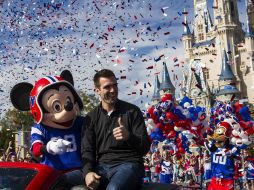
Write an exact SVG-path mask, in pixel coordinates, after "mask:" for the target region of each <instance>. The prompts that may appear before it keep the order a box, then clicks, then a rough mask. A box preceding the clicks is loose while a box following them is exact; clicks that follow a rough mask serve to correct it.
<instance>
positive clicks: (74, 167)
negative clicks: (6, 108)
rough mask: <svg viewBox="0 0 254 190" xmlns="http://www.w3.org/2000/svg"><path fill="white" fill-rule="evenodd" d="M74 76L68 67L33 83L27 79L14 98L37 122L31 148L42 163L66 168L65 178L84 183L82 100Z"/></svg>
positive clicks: (18, 106) (58, 168) (62, 168)
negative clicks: (58, 74) (75, 85)
mask: <svg viewBox="0 0 254 190" xmlns="http://www.w3.org/2000/svg"><path fill="white" fill-rule="evenodd" d="M73 84H74V82H73V77H72V74H71V72H70V71H68V70H65V71H63V72H62V73H61V75H60V76H47V77H43V78H41V79H39V80H38V81H37V82H36V83H35V85H34V86H33V85H32V84H30V83H27V82H21V83H18V84H16V85H15V86H14V87H13V88H12V90H11V94H10V96H11V101H12V104H13V105H14V107H15V108H17V109H18V110H20V111H28V110H30V111H31V113H32V116H33V117H34V119H35V121H36V124H35V125H34V126H33V127H32V130H31V151H32V153H33V154H34V156H35V157H40V163H41V164H45V165H48V166H51V167H53V168H55V169H57V170H60V171H63V172H64V173H65V175H66V181H67V182H69V183H70V184H73V185H81V184H83V177H82V172H81V170H80V168H81V167H82V161H81V152H80V148H81V128H82V125H83V122H84V118H83V117H81V116H79V115H80V110H81V109H82V108H83V103H82V100H81V98H80V97H79V95H78V93H77V92H76V90H75V89H74V85H73Z"/></svg>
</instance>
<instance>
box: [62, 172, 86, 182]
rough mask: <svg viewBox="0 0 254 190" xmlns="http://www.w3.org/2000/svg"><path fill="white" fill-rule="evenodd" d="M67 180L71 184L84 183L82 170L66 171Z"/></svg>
mask: <svg viewBox="0 0 254 190" xmlns="http://www.w3.org/2000/svg"><path fill="white" fill-rule="evenodd" d="M65 178H66V179H65V181H66V183H68V184H70V185H84V179H83V175H82V171H81V170H73V171H71V172H67V173H65Z"/></svg>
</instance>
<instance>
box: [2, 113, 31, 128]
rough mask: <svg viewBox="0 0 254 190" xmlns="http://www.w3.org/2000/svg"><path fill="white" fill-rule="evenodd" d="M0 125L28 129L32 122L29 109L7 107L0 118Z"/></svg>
mask: <svg viewBox="0 0 254 190" xmlns="http://www.w3.org/2000/svg"><path fill="white" fill-rule="evenodd" d="M1 123H2V126H3V127H6V128H9V129H11V130H14V131H16V130H20V129H22V130H25V131H29V130H30V129H31V126H32V125H33V123H34V120H33V117H32V115H31V113H30V111H18V110H17V109H9V110H8V111H7V112H6V113H5V115H4V118H3V119H2V120H1Z"/></svg>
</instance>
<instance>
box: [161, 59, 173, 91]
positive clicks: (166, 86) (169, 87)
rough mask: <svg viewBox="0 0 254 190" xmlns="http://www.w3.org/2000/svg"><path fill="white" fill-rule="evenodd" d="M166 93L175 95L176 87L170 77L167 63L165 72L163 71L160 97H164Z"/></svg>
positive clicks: (164, 68)
mask: <svg viewBox="0 0 254 190" xmlns="http://www.w3.org/2000/svg"><path fill="white" fill-rule="evenodd" d="M165 93H169V94H172V95H173V96H174V95H175V87H174V86H173V84H172V82H171V80H170V76H169V73H168V68H167V65H166V63H164V62H163V70H162V81H161V84H160V95H161V96H162V95H163V94H165Z"/></svg>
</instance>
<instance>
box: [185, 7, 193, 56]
mask: <svg viewBox="0 0 254 190" xmlns="http://www.w3.org/2000/svg"><path fill="white" fill-rule="evenodd" d="M184 12H186V11H185V9H184ZM182 41H183V46H184V51H185V57H186V59H187V60H188V59H190V57H191V56H192V51H191V48H192V44H193V35H192V33H191V31H190V27H189V24H188V21H187V16H186V14H185V15H184V29H183V34H182Z"/></svg>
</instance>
